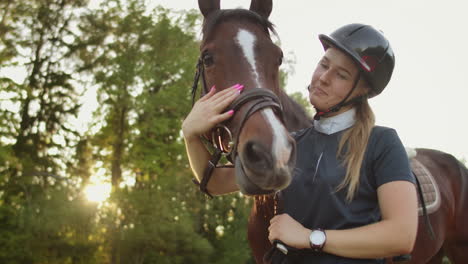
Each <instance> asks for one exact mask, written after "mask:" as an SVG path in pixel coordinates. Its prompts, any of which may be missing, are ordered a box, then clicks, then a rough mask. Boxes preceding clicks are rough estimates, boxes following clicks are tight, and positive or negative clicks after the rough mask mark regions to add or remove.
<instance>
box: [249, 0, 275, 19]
mask: <svg viewBox="0 0 468 264" xmlns="http://www.w3.org/2000/svg"><path fill="white" fill-rule="evenodd" d="M272 9H273V0H252V2H250V11H253V12H255V13H257V14H259V15H261V16H262V17H264V18H268V17H269V16H270V14H271V10H272Z"/></svg>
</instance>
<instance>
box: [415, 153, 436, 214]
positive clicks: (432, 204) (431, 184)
mask: <svg viewBox="0 0 468 264" xmlns="http://www.w3.org/2000/svg"><path fill="white" fill-rule="evenodd" d="M410 164H411V170H412V171H413V173H414V174H415V175H416V177H417V178H418V180H419V183H420V184H421V189H422V192H423V198H424V202H425V204H426V210H427V213H428V214H431V213H433V212H435V211H437V209H439V207H440V199H441V198H440V191H439V188H438V186H437V183H436V181H435V180H434V177H433V176H432V174H431V173H430V172H429V170H428V169H427V168H426V167H425V166H424V165H423V164H422V163H421V162H419V161H418V160H417V159H416V158H412V159H410ZM418 204H419V205H418V213H419V215H422V214H423V210H422V205H421V201H420V199H419V196H418Z"/></svg>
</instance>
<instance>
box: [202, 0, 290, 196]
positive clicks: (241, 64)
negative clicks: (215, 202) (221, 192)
mask: <svg viewBox="0 0 468 264" xmlns="http://www.w3.org/2000/svg"><path fill="white" fill-rule="evenodd" d="M199 6H200V10H201V11H202V13H203V15H204V17H205V21H204V30H203V33H204V35H203V41H202V44H201V54H202V55H201V56H202V60H203V65H204V74H205V75H204V77H205V81H206V86H207V87H211V86H212V85H216V87H217V89H221V88H226V87H230V86H232V85H234V84H236V83H240V84H243V85H244V86H245V88H244V91H243V94H244V93H248V90H249V89H254V88H262V89H269V90H271V91H273V92H274V93H276V94H278V93H279V66H280V64H281V60H282V51H281V49H280V48H279V47H278V46H276V45H275V44H274V43H273V42H272V40H271V38H270V36H269V26H268V23H267V21H268V16H269V14H270V12H271V1H255V0H254V1H253V2H252V4H251V8H250V9H251V11H248V10H243V9H236V10H219V0H214V1H211V0H206V1H204V0H199ZM253 12H255V13H253ZM262 21H263V23H262ZM270 26H271V24H270ZM240 96H241V97H242V96H243V95H242V94H241V95H240ZM255 104H258V102H257V101H255V100H251V101H249V102H247V103H245V104H244V105H242V107H240V108H239V109H238V110H237V111H236V112H235V114H234V117H233V118H232V119H231V120H230V121H229V123H228V126H229V127H230V128H231V130H232V131H234V133H236V134H237V135H233V137H235V138H237V139H238V140H237V141H236V143H237V148H236V150H237V153H236V155H234V157H235V160H234V164H235V167H236V179H237V183H238V185H239V187H240V189H241V191H242V192H243V193H245V194H250V195H255V194H264V193H269V192H273V191H276V190H280V189H283V188H285V187H286V186H287V185H289V183H290V182H291V178H292V170H293V168H294V163H295V144H294V141H293V140H292V138H291V137H290V136H289V134H288V132H287V130H286V128H285V127H284V125H283V123H282V121H281V119H280V118H279V117H278V114H279V113H278V111H273V109H272V108H271V107H268V106H267V107H262V108H260V109H256V110H255V112H254V113H253V114H252V113H250V112H252V109H253V108H255ZM226 110H229V109H226Z"/></svg>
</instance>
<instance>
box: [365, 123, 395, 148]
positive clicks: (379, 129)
mask: <svg viewBox="0 0 468 264" xmlns="http://www.w3.org/2000/svg"><path fill="white" fill-rule="evenodd" d="M368 145H369V147H370V148H372V149H374V152H375V151H376V152H377V153H378V152H381V151H384V150H385V149H388V148H393V147H395V146H397V147H398V148H400V147H402V146H403V144H402V142H401V139H400V137H399V136H398V133H397V131H396V130H395V129H394V128H391V127H385V126H374V128H373V129H372V132H371V135H370V137H369V143H368Z"/></svg>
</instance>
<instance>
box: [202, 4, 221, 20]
mask: <svg viewBox="0 0 468 264" xmlns="http://www.w3.org/2000/svg"><path fill="white" fill-rule="evenodd" d="M219 1H220V0H198V7H199V8H200V11H201V12H202V14H203V16H204V17H205V18H206V17H208V15H209V14H211V13H212V12H213V11H216V10H219V9H220V8H221V7H220V5H219Z"/></svg>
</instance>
